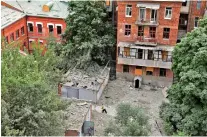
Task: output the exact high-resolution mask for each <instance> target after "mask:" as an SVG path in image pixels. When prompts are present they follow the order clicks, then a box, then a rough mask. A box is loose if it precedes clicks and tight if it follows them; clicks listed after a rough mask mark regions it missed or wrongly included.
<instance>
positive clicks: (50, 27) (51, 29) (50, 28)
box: [49, 25, 53, 33]
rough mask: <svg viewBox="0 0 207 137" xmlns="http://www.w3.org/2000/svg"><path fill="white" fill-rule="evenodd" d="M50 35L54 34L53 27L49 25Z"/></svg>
mask: <svg viewBox="0 0 207 137" xmlns="http://www.w3.org/2000/svg"><path fill="white" fill-rule="evenodd" d="M49 33H53V25H49Z"/></svg>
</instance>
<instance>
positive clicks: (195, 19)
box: [194, 17, 199, 28]
mask: <svg viewBox="0 0 207 137" xmlns="http://www.w3.org/2000/svg"><path fill="white" fill-rule="evenodd" d="M196 21H197V22H196ZM196 23H197V26H196ZM198 26H199V17H195V18H194V28H198Z"/></svg>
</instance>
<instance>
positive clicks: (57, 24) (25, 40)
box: [1, 0, 68, 51]
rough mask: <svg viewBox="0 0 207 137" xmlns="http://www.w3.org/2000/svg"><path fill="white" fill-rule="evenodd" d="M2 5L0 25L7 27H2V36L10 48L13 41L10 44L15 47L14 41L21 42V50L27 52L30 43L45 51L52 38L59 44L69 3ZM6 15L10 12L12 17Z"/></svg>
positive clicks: (29, 1) (43, 2)
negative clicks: (48, 41)
mask: <svg viewBox="0 0 207 137" xmlns="http://www.w3.org/2000/svg"><path fill="white" fill-rule="evenodd" d="M1 5H2V7H3V9H4V10H1V11H2V13H3V14H5V15H3V17H4V20H1V21H2V25H4V24H6V25H4V26H2V25H1V33H2V37H5V38H6V41H7V42H8V43H9V44H10V43H12V42H13V41H15V42H13V43H15V45H17V41H20V44H19V45H20V46H21V49H22V50H23V49H29V51H30V50H32V46H31V45H32V44H31V43H32V42H34V43H36V44H39V45H40V46H41V47H42V48H44V49H45V46H46V45H47V40H48V38H49V37H51V36H52V37H54V38H55V39H56V40H57V41H58V42H60V41H61V34H63V33H64V31H65V29H66V23H65V21H64V19H65V18H66V17H67V16H68V11H67V8H68V2H65V1H53V0H51V1H31V0H28V1H4V2H3V1H2V2H1ZM5 9H6V10H5ZM7 11H10V12H11V14H8V12H7ZM7 18H9V20H8V19H7ZM10 20H11V21H10ZM7 22H9V23H7ZM23 28H24V29H23ZM23 31H24V34H23V33H22V32H23ZM18 33H19V34H18ZM20 33H21V34H20ZM13 37H14V38H13Z"/></svg>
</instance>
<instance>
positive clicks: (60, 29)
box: [57, 26, 62, 34]
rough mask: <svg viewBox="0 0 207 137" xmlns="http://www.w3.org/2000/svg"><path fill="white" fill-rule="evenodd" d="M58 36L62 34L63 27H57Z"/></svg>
mask: <svg viewBox="0 0 207 137" xmlns="http://www.w3.org/2000/svg"><path fill="white" fill-rule="evenodd" d="M57 34H62V28H61V26H57Z"/></svg>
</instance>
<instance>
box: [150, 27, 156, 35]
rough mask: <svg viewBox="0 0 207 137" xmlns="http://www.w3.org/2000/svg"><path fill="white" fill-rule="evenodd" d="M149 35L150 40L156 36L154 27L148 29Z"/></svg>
mask: <svg viewBox="0 0 207 137" xmlns="http://www.w3.org/2000/svg"><path fill="white" fill-rule="evenodd" d="M149 33H150V37H151V38H155V36H156V27H150V30H149Z"/></svg>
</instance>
